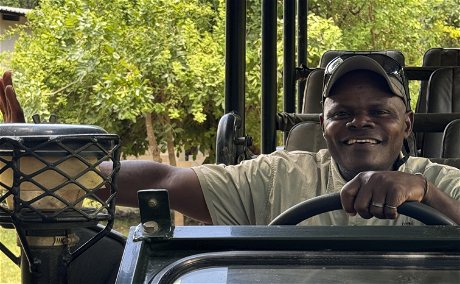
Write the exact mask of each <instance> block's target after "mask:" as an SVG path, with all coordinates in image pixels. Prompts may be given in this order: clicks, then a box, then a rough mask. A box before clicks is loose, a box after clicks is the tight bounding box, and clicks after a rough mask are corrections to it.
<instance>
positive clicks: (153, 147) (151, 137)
mask: <svg viewBox="0 0 460 284" xmlns="http://www.w3.org/2000/svg"><path fill="white" fill-rule="evenodd" d="M144 117H145V128H146V129H147V139H148V141H149V151H150V153H151V154H152V159H153V160H154V161H156V162H159V163H161V162H162V161H161V157H160V150H159V149H158V143H157V139H156V137H155V133H154V132H153V121H152V114H151V113H145V115H144Z"/></svg>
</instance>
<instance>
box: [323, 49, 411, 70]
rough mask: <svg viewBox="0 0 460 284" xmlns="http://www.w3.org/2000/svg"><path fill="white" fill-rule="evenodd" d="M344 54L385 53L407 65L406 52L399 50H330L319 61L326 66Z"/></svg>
mask: <svg viewBox="0 0 460 284" xmlns="http://www.w3.org/2000/svg"><path fill="white" fill-rule="evenodd" d="M343 54H355V55H367V54H383V55H387V56H389V57H391V58H393V59H394V60H396V61H397V62H398V63H399V64H400V65H401V66H405V58H404V54H402V52H401V51H399V50H370V51H369V50H367V51H366V50H357V51H351V50H328V51H326V52H325V53H323V55H322V56H321V60H320V63H319V66H320V68H326V66H327V64H328V63H329V62H330V61H331V60H332V59H334V58H336V57H337V56H341V55H343Z"/></svg>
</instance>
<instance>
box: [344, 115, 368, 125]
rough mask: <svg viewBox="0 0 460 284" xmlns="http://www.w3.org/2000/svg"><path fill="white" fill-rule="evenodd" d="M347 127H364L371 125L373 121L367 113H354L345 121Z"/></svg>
mask: <svg viewBox="0 0 460 284" xmlns="http://www.w3.org/2000/svg"><path fill="white" fill-rule="evenodd" d="M346 126H347V127H348V128H366V127H373V126H374V121H373V120H372V118H371V117H370V116H369V115H368V114H355V115H354V116H353V117H352V120H351V121H349V122H347V124H346Z"/></svg>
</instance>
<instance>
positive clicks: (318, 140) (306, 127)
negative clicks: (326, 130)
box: [285, 121, 327, 152]
mask: <svg viewBox="0 0 460 284" xmlns="http://www.w3.org/2000/svg"><path fill="white" fill-rule="evenodd" d="M326 148H327V145H326V140H325V139H324V136H323V131H322V129H321V125H320V123H319V122H312V121H303V122H300V123H298V124H296V125H294V126H293V127H292V128H291V130H290V131H289V134H288V137H287V139H286V144H285V149H286V150H287V151H295V150H302V151H309V152H318V151H319V150H320V149H326Z"/></svg>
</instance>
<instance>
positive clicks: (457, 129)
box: [441, 119, 460, 159]
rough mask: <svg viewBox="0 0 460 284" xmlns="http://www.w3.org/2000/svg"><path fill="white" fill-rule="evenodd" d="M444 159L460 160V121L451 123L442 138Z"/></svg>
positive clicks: (442, 155)
mask: <svg viewBox="0 0 460 284" xmlns="http://www.w3.org/2000/svg"><path fill="white" fill-rule="evenodd" d="M441 157H442V158H446V159H449V158H460V119H456V120H454V121H451V122H450V123H449V124H448V125H447V126H446V129H445V130H444V133H443V137H442V154H441Z"/></svg>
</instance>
